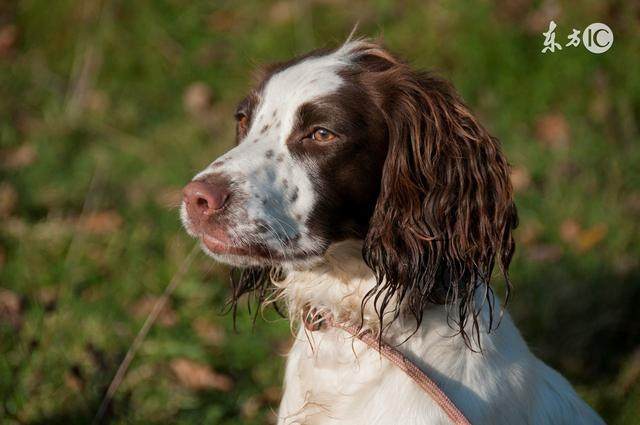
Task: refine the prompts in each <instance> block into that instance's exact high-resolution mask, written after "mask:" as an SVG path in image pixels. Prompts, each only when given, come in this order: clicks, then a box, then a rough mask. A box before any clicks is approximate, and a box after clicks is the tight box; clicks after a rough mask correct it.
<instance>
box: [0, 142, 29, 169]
mask: <svg viewBox="0 0 640 425" xmlns="http://www.w3.org/2000/svg"><path fill="white" fill-rule="evenodd" d="M37 157H38V154H37V152H36V150H35V148H34V147H33V146H32V145H30V144H28V143H26V144H23V145H20V146H19V147H17V148H13V149H7V150H4V151H3V152H1V153H0V158H3V159H2V165H3V166H4V167H5V168H7V169H9V170H19V169H21V168H24V167H27V166H29V165H31V164H33V163H34V162H35V160H36V158H37Z"/></svg>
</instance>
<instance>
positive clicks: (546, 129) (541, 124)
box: [536, 113, 570, 150]
mask: <svg viewBox="0 0 640 425" xmlns="http://www.w3.org/2000/svg"><path fill="white" fill-rule="evenodd" d="M536 137H537V138H538V140H540V142H541V143H542V144H543V145H545V146H546V147H548V148H550V149H553V150H558V149H566V148H567V147H569V137H570V135H569V124H568V123H567V120H566V118H565V117H564V115H562V114H559V113H555V114H548V115H544V116H542V117H540V118H538V121H537V122H536Z"/></svg>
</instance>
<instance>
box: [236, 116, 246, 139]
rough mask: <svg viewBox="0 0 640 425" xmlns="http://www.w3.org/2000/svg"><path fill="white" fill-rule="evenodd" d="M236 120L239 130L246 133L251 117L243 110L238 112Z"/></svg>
mask: <svg viewBox="0 0 640 425" xmlns="http://www.w3.org/2000/svg"><path fill="white" fill-rule="evenodd" d="M236 122H237V124H238V132H239V133H240V134H244V132H245V131H247V124H248V122H249V118H248V117H247V116H246V115H245V114H243V113H242V112H238V113H237V114H236Z"/></svg>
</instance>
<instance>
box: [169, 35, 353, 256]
mask: <svg viewBox="0 0 640 425" xmlns="http://www.w3.org/2000/svg"><path fill="white" fill-rule="evenodd" d="M346 46H348V45H345V47H343V48H341V49H338V50H337V51H335V52H333V53H331V54H328V55H324V56H318V57H310V58H308V59H305V60H303V61H301V62H300V63H298V64H295V65H293V66H290V67H288V68H285V69H284V70H282V71H280V72H278V73H276V74H274V75H273V76H271V78H270V79H269V80H268V82H267V84H266V85H265V87H264V89H263V91H262V92H261V93H260V94H259V96H260V101H259V103H258V105H257V107H256V110H255V112H254V118H253V120H252V123H251V127H250V128H249V130H248V131H247V134H246V136H245V137H244V138H243V140H242V141H241V143H240V144H239V145H238V146H237V147H235V148H234V149H231V150H230V151H228V152H227V153H225V154H224V155H223V156H221V157H220V158H218V159H217V160H216V161H214V162H213V163H211V165H209V166H208V167H207V168H206V169H205V170H203V171H202V172H200V173H199V174H197V175H196V176H195V177H194V180H197V179H203V178H206V177H207V176H208V175H210V174H215V173H220V174H223V175H227V176H232V177H233V180H234V184H235V187H234V191H235V192H236V193H238V194H241V196H243V204H244V205H243V208H242V209H241V211H242V212H243V213H244V214H246V217H236V218H237V219H235V220H233V222H234V225H233V227H232V228H230V229H229V233H230V235H229V236H230V237H231V238H232V240H236V241H239V240H241V239H242V238H247V235H253V238H254V239H257V240H253V241H248V242H259V243H261V244H264V245H266V246H267V247H269V248H271V249H272V250H274V251H282V252H285V253H286V252H287V249H289V248H288V247H286V248H285V247H284V246H285V245H287V242H288V241H291V240H294V239H297V242H296V243H295V245H296V246H295V250H296V251H297V252H304V253H305V254H306V257H307V258H308V259H309V258H311V259H313V257H314V256H315V255H316V254H317V252H318V251H320V250H321V249H323V248H324V241H322V240H318V236H314V235H312V234H311V232H309V229H308V228H307V225H306V223H307V220H308V218H309V215H310V213H311V211H312V209H313V207H314V205H315V202H316V197H315V191H314V189H313V186H312V180H313V179H314V178H315V177H314V176H315V174H316V167H315V164H314V163H312V162H311V161H308V160H306V161H305V160H300V159H296V158H294V157H293V156H292V155H291V152H290V150H289V148H288V147H287V145H286V142H287V139H288V138H289V136H290V134H291V132H292V129H293V128H294V125H295V122H294V120H295V117H296V112H297V110H298V108H300V106H301V105H303V104H305V103H307V102H311V101H313V100H314V99H317V98H319V97H322V96H326V95H328V94H331V93H333V92H335V91H336V90H337V89H338V88H339V87H340V85H341V84H342V78H341V77H340V76H339V74H338V71H339V70H340V69H341V68H342V67H344V66H345V65H346V64H348V60H349V59H348V53H349V48H347V47H346ZM351 47H353V46H351ZM264 128H267V130H266V131H263V129H264ZM217 164H222V165H217ZM294 193H295V194H296V195H295V197H294ZM184 209H185V207H184V205H183V207H182V210H184ZM181 216H182V218H183V223H184V224H185V227H187V228H188V227H189V220H188V217H187V215H186V212H185V211H182V212H181ZM256 222H260V223H262V224H261V225H256ZM259 227H266V228H267V229H268V232H259V231H258V230H259ZM258 235H259V236H258ZM258 238H259V239H258ZM203 249H204V250H205V251H207V252H208V250H207V249H206V246H203ZM209 253H210V252H209ZM210 254H211V255H212V256H214V257H215V258H217V259H218V260H221V261H223V262H227V263H232V264H245V263H246V262H247V259H246V258H240V257H237V256H232V255H226V256H219V255H216V254H213V253H210ZM308 261H309V260H307V261H306V262H308Z"/></svg>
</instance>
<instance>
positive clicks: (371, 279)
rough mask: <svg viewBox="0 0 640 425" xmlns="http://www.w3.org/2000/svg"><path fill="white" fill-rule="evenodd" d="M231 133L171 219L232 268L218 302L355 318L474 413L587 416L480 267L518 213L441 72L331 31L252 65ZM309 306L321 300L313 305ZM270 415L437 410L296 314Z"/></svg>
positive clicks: (495, 152)
mask: <svg viewBox="0 0 640 425" xmlns="http://www.w3.org/2000/svg"><path fill="white" fill-rule="evenodd" d="M235 119H236V138H237V143H236V146H235V147H234V148H233V149H231V150H230V151H228V152H227V153H225V154H224V155H222V156H221V157H220V158H218V159H216V160H215V161H213V162H212V163H211V164H210V165H209V166H207V167H206V168H205V169H204V170H203V171H202V172H200V173H199V174H197V175H196V176H195V177H194V178H193V180H192V181H191V182H190V183H189V184H188V185H186V186H185V188H184V191H183V194H184V197H183V202H182V205H181V219H182V222H183V224H184V227H185V229H186V231H187V232H188V233H189V234H190V235H191V236H193V237H195V238H198V239H199V240H200V242H201V246H202V249H203V250H204V251H205V252H206V253H207V254H208V255H210V256H211V257H213V258H214V259H216V260H218V261H220V262H222V263H226V264H229V265H232V266H235V267H237V268H239V270H240V271H239V272H238V273H236V274H235V275H234V276H235V278H234V279H233V281H232V283H233V285H232V301H237V300H238V298H239V297H240V296H242V295H243V294H247V293H250V294H253V295H255V296H256V297H257V298H258V300H259V301H260V302H263V303H276V304H277V305H282V304H284V305H285V306H286V311H287V312H288V315H289V316H290V318H291V319H292V322H293V323H297V324H300V323H302V322H303V320H305V318H306V317H307V316H308V314H309V309H312V310H313V311H314V312H320V313H321V314H325V315H330V317H332V318H333V320H334V321H336V322H337V323H340V324H342V325H345V326H355V327H357V329H358V332H369V333H371V334H373V335H376V337H377V338H378V339H379V341H380V342H382V341H384V343H386V344H388V345H389V346H392V347H395V348H396V349H397V350H399V351H400V352H401V353H402V354H403V355H404V356H405V357H406V358H407V359H408V360H409V361H410V362H412V363H413V364H414V365H416V366H417V367H419V368H420V370H422V371H423V372H424V373H426V374H427V375H428V376H429V377H430V378H431V379H432V380H433V381H434V382H435V383H436V384H437V385H438V386H439V388H440V389H441V390H442V391H443V392H444V393H445V394H446V395H447V396H448V397H449V399H450V400H451V401H452V402H453V403H454V404H455V405H456V406H457V408H458V409H459V410H460V411H461V412H462V413H463V414H464V415H465V416H466V418H468V420H469V421H470V422H471V423H473V424H494V425H495V424H505V425H514V424H601V423H603V421H602V420H601V419H600V418H599V416H598V415H597V414H596V413H595V412H594V411H593V410H592V409H591V408H590V407H589V406H588V405H587V404H586V403H585V402H584V401H583V400H581V399H580V397H579V396H578V395H577V394H576V392H575V391H574V390H573V388H572V387H571V385H570V384H569V383H568V382H567V381H566V380H565V379H564V378H563V377H562V376H561V375H560V374H559V373H557V372H556V371H554V370H553V369H552V368H550V367H549V366H547V365H546V364H544V363H543V362H542V361H541V360H539V359H538V358H536V357H535V356H534V355H533V354H532V353H531V352H530V351H529V349H528V348H527V345H526V343H525V342H524V340H523V339H522V337H521V336H520V334H519V332H518V330H517V329H516V327H515V325H514V323H513V321H512V320H511V318H510V316H509V314H508V313H507V312H506V311H505V310H504V304H502V303H501V302H500V301H499V300H498V296H497V295H495V294H494V291H493V290H492V286H491V284H490V280H491V277H492V274H493V271H494V265H495V263H497V264H498V269H499V270H500V272H501V276H502V278H503V280H504V282H505V284H504V286H505V288H506V289H505V292H506V295H505V302H506V301H507V300H508V296H509V289H510V287H511V284H510V281H509V276H508V268H509V264H510V261H511V258H512V255H513V253H514V249H515V244H514V240H513V237H512V232H513V230H514V229H515V227H516V226H517V212H516V208H515V206H514V202H513V191H512V186H511V183H510V169H509V165H508V163H507V161H506V159H505V156H504V154H503V153H502V150H501V147H500V144H499V141H498V140H497V139H496V138H495V137H493V136H491V135H490V134H489V133H488V132H487V130H486V129H485V128H484V127H483V126H482V125H481V124H480V123H479V122H478V120H477V119H476V118H475V116H474V115H473V114H472V112H471V111H470V109H469V108H468V107H467V106H466V105H465V104H464V102H463V101H462V100H461V98H460V96H459V95H458V94H457V93H456V91H455V90H454V89H453V87H452V86H451V85H450V84H449V83H447V82H446V81H445V80H443V79H441V78H439V77H437V76H435V75H432V74H430V73H426V72H420V71H416V70H414V69H413V68H412V67H411V66H409V65H408V64H407V63H406V62H404V61H402V60H400V59H399V58H398V57H396V56H395V55H394V54H392V53H390V52H389V51H388V50H387V49H386V48H384V47H383V46H382V45H381V44H379V43H376V42H373V41H370V40H366V39H359V40H348V41H347V42H345V43H344V44H342V45H341V46H340V47H338V48H335V49H332V50H317V51H314V52H311V53H309V54H307V55H305V56H302V57H299V58H296V59H294V60H291V61H289V62H286V63H280V64H276V65H273V66H270V67H267V68H266V69H265V70H264V72H263V75H262V77H261V79H260V82H259V84H258V85H257V87H256V88H255V89H254V90H252V91H251V92H250V94H249V95H248V96H247V97H246V98H245V99H244V100H243V101H242V102H240V104H239V106H238V108H237V111H236V113H235ZM320 317H323V316H320ZM278 423H279V424H305V425H313V424H323V425H324V424H354V425H355V424H367V425H371V424H404V425H418V424H445V423H449V419H448V417H447V416H446V415H445V414H444V413H443V411H442V409H440V408H439V406H438V405H437V404H436V403H435V402H434V400H433V399H432V398H431V397H429V395H428V394H425V393H424V392H423V391H422V390H421V389H420V388H419V387H418V386H417V385H416V384H415V382H413V381H412V380H411V379H410V377H409V376H407V374H406V373H404V372H403V371H402V370H400V369H399V368H398V367H396V366H395V365H394V364H392V363H391V362H389V361H388V360H387V359H385V358H384V357H382V356H381V354H380V352H378V351H377V350H375V349H372V348H370V347H369V346H367V345H366V344H364V343H363V342H362V341H360V340H359V339H358V338H354V336H353V335H351V334H349V333H348V332H345V331H344V329H342V328H340V327H324V328H323V327H316V328H313V327H311V328H310V327H308V326H298V330H297V335H296V337H295V341H294V343H293V346H292V348H291V351H290V353H289V354H288V359H287V366H286V372H285V379H284V391H283V397H282V400H281V404H280V408H279V412H278Z"/></svg>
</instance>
